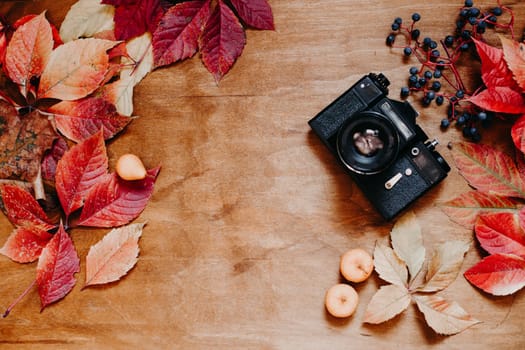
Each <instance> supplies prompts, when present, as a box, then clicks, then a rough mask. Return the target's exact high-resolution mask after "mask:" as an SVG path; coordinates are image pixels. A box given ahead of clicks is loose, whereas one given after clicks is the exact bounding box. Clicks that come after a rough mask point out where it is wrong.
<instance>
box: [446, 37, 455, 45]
mask: <svg viewBox="0 0 525 350" xmlns="http://www.w3.org/2000/svg"><path fill="white" fill-rule="evenodd" d="M452 45H454V37H453V36H452V35H447V36H446V37H445V46H446V47H451V46H452Z"/></svg>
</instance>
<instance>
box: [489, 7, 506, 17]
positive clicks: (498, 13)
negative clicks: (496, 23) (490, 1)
mask: <svg viewBox="0 0 525 350" xmlns="http://www.w3.org/2000/svg"><path fill="white" fill-rule="evenodd" d="M491 12H492V14H493V15H494V16H501V15H502V14H503V10H502V9H501V7H494V8H493V9H492V11H491Z"/></svg>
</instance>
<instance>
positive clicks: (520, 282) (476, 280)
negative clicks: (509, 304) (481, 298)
mask: <svg viewBox="0 0 525 350" xmlns="http://www.w3.org/2000/svg"><path fill="white" fill-rule="evenodd" d="M464 276H465V278H466V279H467V280H468V281H469V282H470V283H472V284H473V285H474V286H476V287H478V288H480V289H482V290H484V291H485V292H487V293H490V294H492V295H509V294H512V293H514V292H516V291H518V290H520V289H521V288H523V287H524V286H525V259H522V258H520V257H519V256H516V255H512V254H493V255H489V256H487V257H486V258H484V259H483V260H481V261H480V262H479V263H477V264H476V265H474V266H473V267H471V268H470V269H468V270H467V271H466V272H465V274H464Z"/></svg>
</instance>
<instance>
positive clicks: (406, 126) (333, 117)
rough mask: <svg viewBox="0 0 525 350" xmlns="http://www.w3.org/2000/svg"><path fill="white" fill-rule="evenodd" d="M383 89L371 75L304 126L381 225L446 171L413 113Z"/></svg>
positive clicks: (383, 79)
mask: <svg viewBox="0 0 525 350" xmlns="http://www.w3.org/2000/svg"><path fill="white" fill-rule="evenodd" d="M388 85H390V82H389V81H388V79H387V78H386V77H385V76H384V75H383V74H374V73H370V74H368V75H366V76H364V77H363V78H361V79H360V80H359V81H358V82H357V83H355V84H354V85H353V86H352V87H351V88H350V89H348V90H347V91H346V92H345V93H344V94H342V95H341V96H340V97H338V98H337V99H336V100H335V101H333V102H332V103H331V104H330V105H329V106H328V107H326V108H325V109H324V110H323V111H321V112H320V113H319V114H318V115H317V116H315V117H314V118H313V119H311V120H310V121H309V122H308V124H309V125H310V127H311V128H312V129H313V131H314V132H315V133H316V134H317V136H319V138H320V139H321V140H322V141H323V143H324V144H325V145H326V146H327V147H328V149H329V150H330V151H331V152H332V153H333V154H334V155H335V156H336V158H337V159H338V160H339V162H340V163H341V164H342V165H343V167H344V168H345V169H346V170H347V171H348V172H349V174H350V176H351V177H352V178H353V179H354V181H355V182H356V183H357V185H358V186H359V187H360V188H361V190H362V191H363V193H364V194H365V195H366V197H367V198H368V199H369V200H370V202H371V203H372V204H373V205H374V206H375V207H376V209H377V210H378V211H379V212H380V213H381V215H382V216H383V217H384V218H385V219H386V220H390V219H392V218H393V217H394V216H396V215H397V214H398V213H399V212H400V211H402V210H403V209H405V208H406V207H407V206H408V205H410V204H411V203H412V202H414V201H415V200H416V199H417V198H419V197H420V196H421V195H423V193H425V192H426V191H428V190H429V189H430V188H431V187H433V186H434V185H436V184H437V183H439V182H440V181H441V180H443V179H444V178H445V177H446V176H447V173H448V172H449V171H450V166H449V165H448V164H447V162H446V161H445V159H444V158H443V157H442V156H441V155H440V154H439V153H438V152H437V151H436V150H435V146H436V145H437V141H436V140H432V141H431V140H429V139H428V136H427V135H426V134H425V132H424V131H423V130H422V129H421V128H420V127H419V126H418V125H417V124H416V117H417V115H418V113H417V112H416V111H415V110H414V108H413V107H412V106H411V105H410V104H409V103H408V102H400V101H395V100H391V99H389V98H388V97H387V95H388Z"/></svg>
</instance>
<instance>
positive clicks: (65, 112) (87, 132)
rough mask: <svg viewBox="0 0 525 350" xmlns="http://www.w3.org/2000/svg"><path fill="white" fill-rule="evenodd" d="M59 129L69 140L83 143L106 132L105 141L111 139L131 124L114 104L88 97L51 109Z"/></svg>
mask: <svg viewBox="0 0 525 350" xmlns="http://www.w3.org/2000/svg"><path fill="white" fill-rule="evenodd" d="M48 112H49V113H53V115H54V119H55V125H56V127H57V129H58V130H59V131H60V132H61V133H62V134H63V135H64V136H66V137H67V138H68V139H70V140H73V141H75V142H81V141H82V140H85V139H86V138H88V137H90V136H92V135H94V134H96V133H97V132H98V131H99V130H100V129H103V130H104V139H106V140H107V139H110V138H112V137H113V136H115V134H117V133H118V132H120V131H121V130H122V129H124V127H125V126H126V125H128V124H129V122H131V120H132V118H129V117H124V116H121V115H119V114H118V113H117V109H116V108H115V106H114V105H113V104H112V103H109V102H107V101H106V100H104V99H103V98H100V97H86V98H84V99H81V100H77V101H62V102H60V103H57V104H55V105H53V106H52V107H50V108H49V109H48Z"/></svg>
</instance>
